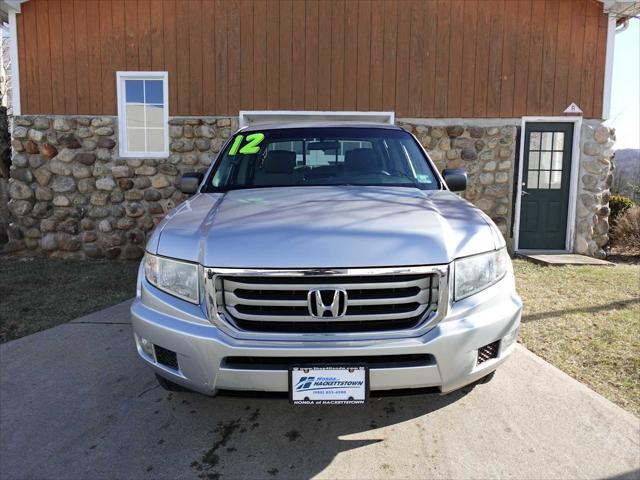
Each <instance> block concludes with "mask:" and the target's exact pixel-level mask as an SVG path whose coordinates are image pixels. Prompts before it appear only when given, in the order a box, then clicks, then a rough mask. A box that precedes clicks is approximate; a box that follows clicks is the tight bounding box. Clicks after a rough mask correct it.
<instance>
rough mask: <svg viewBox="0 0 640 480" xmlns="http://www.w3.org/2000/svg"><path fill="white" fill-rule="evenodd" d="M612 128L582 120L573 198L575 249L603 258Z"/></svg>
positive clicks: (611, 152)
mask: <svg viewBox="0 0 640 480" xmlns="http://www.w3.org/2000/svg"><path fill="white" fill-rule="evenodd" d="M614 141H615V130H613V129H610V128H608V127H607V126H605V125H603V124H602V122H600V121H598V120H585V121H584V122H583V124H582V131H581V133H580V168H579V173H578V178H579V181H578V197H577V199H576V229H575V232H576V234H575V243H574V249H575V251H576V252H577V253H582V254H584V255H589V256H592V257H598V258H604V257H605V256H606V252H605V251H604V249H603V247H604V246H605V245H607V243H608V242H609V236H608V232H609V195H610V193H609V189H610V188H611V185H612V184H613V164H612V162H611V158H612V157H613V143H614Z"/></svg>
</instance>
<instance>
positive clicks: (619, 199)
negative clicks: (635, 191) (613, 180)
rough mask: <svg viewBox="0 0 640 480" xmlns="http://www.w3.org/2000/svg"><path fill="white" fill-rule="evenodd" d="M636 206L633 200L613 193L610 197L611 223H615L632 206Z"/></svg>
mask: <svg viewBox="0 0 640 480" xmlns="http://www.w3.org/2000/svg"><path fill="white" fill-rule="evenodd" d="M633 206H635V203H634V201H633V200H631V199H630V198H627V197H623V196H622V195H612V196H611V198H610V199H609V208H610V209H611V213H610V214H609V223H611V224H614V223H615V222H616V220H617V219H618V218H619V217H620V215H622V214H623V213H624V212H626V211H627V210H628V209H630V208H631V207H633Z"/></svg>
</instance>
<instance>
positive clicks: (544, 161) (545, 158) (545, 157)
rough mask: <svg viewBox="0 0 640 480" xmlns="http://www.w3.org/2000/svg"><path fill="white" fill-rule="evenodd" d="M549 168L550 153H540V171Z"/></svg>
mask: <svg viewBox="0 0 640 480" xmlns="http://www.w3.org/2000/svg"><path fill="white" fill-rule="evenodd" d="M550 168H551V152H540V170H549V169H550Z"/></svg>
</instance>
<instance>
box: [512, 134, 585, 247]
mask: <svg viewBox="0 0 640 480" xmlns="http://www.w3.org/2000/svg"><path fill="white" fill-rule="evenodd" d="M572 145H573V123H527V124H526V127H525V132H524V159H523V162H524V165H523V169H522V193H521V195H522V197H521V202H520V231H519V240H518V248H519V249H541V250H564V248H565V247H566V245H565V239H566V235H567V213H568V209H569V181H570V172H571V146H572Z"/></svg>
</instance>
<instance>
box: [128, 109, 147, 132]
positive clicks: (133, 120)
mask: <svg viewBox="0 0 640 480" xmlns="http://www.w3.org/2000/svg"><path fill="white" fill-rule="evenodd" d="M127 127H138V128H142V127H144V105H127Z"/></svg>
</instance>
